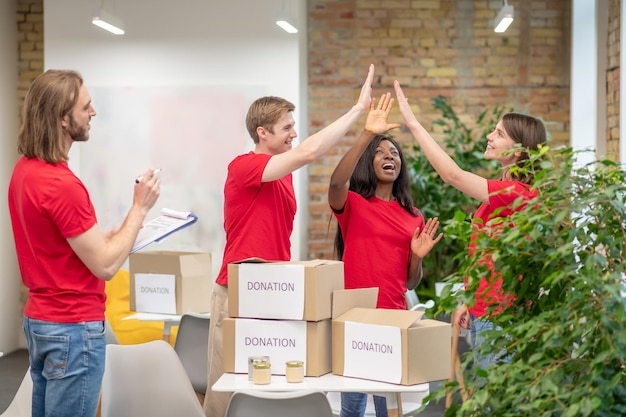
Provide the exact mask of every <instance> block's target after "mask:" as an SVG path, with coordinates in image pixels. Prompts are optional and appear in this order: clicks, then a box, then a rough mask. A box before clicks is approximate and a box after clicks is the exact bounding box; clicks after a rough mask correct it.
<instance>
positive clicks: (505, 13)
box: [494, 0, 513, 33]
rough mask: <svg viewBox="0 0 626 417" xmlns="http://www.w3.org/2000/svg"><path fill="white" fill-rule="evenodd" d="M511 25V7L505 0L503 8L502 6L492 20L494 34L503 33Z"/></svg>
mask: <svg viewBox="0 0 626 417" xmlns="http://www.w3.org/2000/svg"><path fill="white" fill-rule="evenodd" d="M511 23H513V6H509V5H508V4H507V2H506V0H504V6H502V8H501V9H500V11H499V12H498V15H497V16H496V18H495V20H494V26H495V29H494V32H496V33H503V32H504V31H506V30H507V29H508V27H509V25H510V24H511Z"/></svg>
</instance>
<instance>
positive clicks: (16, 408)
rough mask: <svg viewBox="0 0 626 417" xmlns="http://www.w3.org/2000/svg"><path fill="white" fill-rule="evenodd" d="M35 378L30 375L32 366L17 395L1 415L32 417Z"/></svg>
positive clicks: (1, 416) (5, 416) (4, 416)
mask: <svg viewBox="0 0 626 417" xmlns="http://www.w3.org/2000/svg"><path fill="white" fill-rule="evenodd" d="M32 396H33V380H32V378H31V377H30V367H29V368H28V370H26V375H24V378H23V379H22V382H21V383H20V386H19V388H18V389H17V392H16V393H15V397H13V400H11V403H10V404H9V407H7V409H6V410H4V413H2V414H0V417H30V416H31V415H32V407H33V403H32Z"/></svg>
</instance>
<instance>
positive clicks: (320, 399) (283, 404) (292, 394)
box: [226, 391, 333, 417]
mask: <svg viewBox="0 0 626 417" xmlns="http://www.w3.org/2000/svg"><path fill="white" fill-rule="evenodd" d="M250 416H254V417H293V416H298V417H333V413H332V410H331V409H330V404H329V403H328V399H327V398H326V395H325V394H324V393H323V392H321V391H287V392H271V391H248V392H235V393H234V394H233V395H232V396H231V397H230V401H229V402H228V407H227V408H226V417H250Z"/></svg>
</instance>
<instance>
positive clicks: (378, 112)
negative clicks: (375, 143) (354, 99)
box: [365, 93, 400, 135]
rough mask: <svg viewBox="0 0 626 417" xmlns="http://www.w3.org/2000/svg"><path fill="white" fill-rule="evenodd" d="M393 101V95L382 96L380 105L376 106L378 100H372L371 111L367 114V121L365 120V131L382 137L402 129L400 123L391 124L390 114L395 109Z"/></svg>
mask: <svg viewBox="0 0 626 417" xmlns="http://www.w3.org/2000/svg"><path fill="white" fill-rule="evenodd" d="M393 101H394V100H393V98H391V93H385V94H383V95H382V96H380V100H379V101H378V105H376V99H372V100H371V102H370V111H369V113H367V120H365V130H367V131H369V132H372V133H374V134H375V135H380V134H383V133H385V132H388V131H389V130H391V129H397V128H399V127H400V124H399V123H389V114H390V113H391V109H392V107H393Z"/></svg>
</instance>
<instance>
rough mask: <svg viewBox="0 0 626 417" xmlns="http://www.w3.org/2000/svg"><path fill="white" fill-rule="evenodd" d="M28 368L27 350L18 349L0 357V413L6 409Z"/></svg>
mask: <svg viewBox="0 0 626 417" xmlns="http://www.w3.org/2000/svg"><path fill="white" fill-rule="evenodd" d="M27 370H28V352H27V351H26V350H18V351H15V352H12V353H9V354H6V353H5V354H4V356H2V357H0V414H1V413H3V412H4V410H6V409H7V407H8V406H9V404H10V403H11V400H12V399H13V396H14V395H15V393H16V392H17V388H18V387H19V386H20V383H21V382H22V379H23V378H24V374H25V373H26V371H27Z"/></svg>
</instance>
